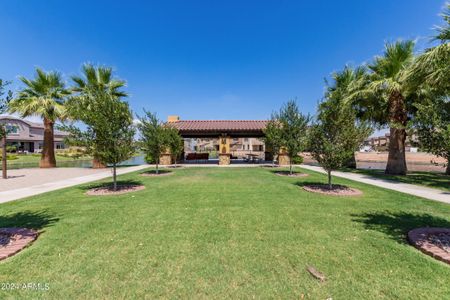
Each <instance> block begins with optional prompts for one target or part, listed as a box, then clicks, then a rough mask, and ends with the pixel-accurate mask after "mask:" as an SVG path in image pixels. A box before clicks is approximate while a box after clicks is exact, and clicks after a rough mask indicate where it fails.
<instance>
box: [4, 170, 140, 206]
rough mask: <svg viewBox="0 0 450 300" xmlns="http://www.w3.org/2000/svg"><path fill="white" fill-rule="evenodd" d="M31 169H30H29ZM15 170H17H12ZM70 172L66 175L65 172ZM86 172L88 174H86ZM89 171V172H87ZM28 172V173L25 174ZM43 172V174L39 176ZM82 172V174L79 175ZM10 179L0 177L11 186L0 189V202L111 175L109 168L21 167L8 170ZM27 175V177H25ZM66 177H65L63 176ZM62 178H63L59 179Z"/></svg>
mask: <svg viewBox="0 0 450 300" xmlns="http://www.w3.org/2000/svg"><path fill="white" fill-rule="evenodd" d="M148 167H149V166H148V165H141V166H134V167H123V168H118V169H117V174H118V175H121V174H126V173H130V172H134V171H138V170H142V169H145V168H148ZM30 170H31V171H30ZM13 171H17V172H13ZM68 171H70V174H72V176H68V175H67V174H69V172H68ZM15 173H18V174H19V173H20V174H25V176H19V175H17V176H18V177H13V176H14V174H15ZM86 173H88V175H86ZM89 173H91V174H89ZM26 174H28V175H26ZM42 174H45V176H39V175H42ZM80 174H84V175H80ZM9 175H10V176H12V177H11V178H10V179H7V180H4V179H0V182H1V184H2V186H3V185H5V184H10V185H11V186H12V187H13V188H12V189H10V188H9V189H7V190H3V188H2V190H3V191H0V203H5V202H9V201H13V200H17V199H21V198H25V197H29V196H34V195H38V194H42V193H45V192H50V191H54V190H59V189H63V188H66V187H71V186H74V185H79V184H83V183H88V182H92V181H96V180H101V179H104V178H108V177H111V176H112V173H111V169H100V170H98V169H97V170H93V169H79V168H54V169H46V170H43V169H22V170H10V172H9ZM27 176H28V177H27ZM64 177H66V178H64ZM61 178H63V179H61ZM17 182H19V184H20V185H21V186H26V187H20V188H14V186H17V184H18V183H17Z"/></svg>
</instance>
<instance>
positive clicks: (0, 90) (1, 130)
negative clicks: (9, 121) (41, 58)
mask: <svg viewBox="0 0 450 300" xmlns="http://www.w3.org/2000/svg"><path fill="white" fill-rule="evenodd" d="M9 84H10V82H9V81H4V80H2V79H0V114H3V113H5V112H6V111H7V110H8V104H9V101H10V100H11V99H12V95H13V94H12V91H11V90H8V92H6V91H5V88H6V86H8V85H9ZM5 93H6V96H5V97H4V95H5ZM7 135H8V131H7V129H6V124H2V123H0V140H1V141H2V178H3V179H8V173H7V167H8V164H7V155H6V136H7Z"/></svg>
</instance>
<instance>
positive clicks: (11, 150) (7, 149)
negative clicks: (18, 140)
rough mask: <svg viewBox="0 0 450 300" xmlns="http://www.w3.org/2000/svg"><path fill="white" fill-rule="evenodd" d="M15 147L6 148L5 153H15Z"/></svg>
mask: <svg viewBox="0 0 450 300" xmlns="http://www.w3.org/2000/svg"><path fill="white" fill-rule="evenodd" d="M16 151H17V147H16V146H6V152H10V153H11V152H16Z"/></svg>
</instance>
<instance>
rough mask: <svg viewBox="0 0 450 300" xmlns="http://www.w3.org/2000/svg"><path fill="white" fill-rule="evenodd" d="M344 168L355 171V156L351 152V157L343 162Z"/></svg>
mask: <svg viewBox="0 0 450 300" xmlns="http://www.w3.org/2000/svg"><path fill="white" fill-rule="evenodd" d="M345 166H346V167H347V168H350V169H356V155H355V152H353V155H352V157H351V158H350V159H349V160H347V161H346V162H345Z"/></svg>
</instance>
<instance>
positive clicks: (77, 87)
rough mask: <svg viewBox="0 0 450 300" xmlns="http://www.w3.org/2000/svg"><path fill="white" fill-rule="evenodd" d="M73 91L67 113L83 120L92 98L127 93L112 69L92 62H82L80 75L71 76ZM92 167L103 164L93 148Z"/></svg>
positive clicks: (118, 96)
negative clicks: (94, 64) (96, 65)
mask: <svg viewBox="0 0 450 300" xmlns="http://www.w3.org/2000/svg"><path fill="white" fill-rule="evenodd" d="M72 80H73V82H74V86H73V87H72V91H73V92H74V93H75V95H74V96H73V97H71V99H70V100H69V101H68V108H69V113H70V115H71V116H72V117H73V118H74V119H78V120H81V121H83V112H84V111H86V110H87V109H89V105H90V103H91V101H93V99H95V98H96V97H99V96H101V95H109V96H112V97H117V98H120V97H126V96H128V94H127V93H125V92H124V91H122V90H121V88H122V87H124V86H125V81H123V80H119V79H115V78H114V77H113V70H112V68H110V67H103V66H99V67H95V66H93V65H92V64H84V65H83V67H82V76H72ZM93 151H94V153H93V156H94V158H93V168H103V167H105V164H104V163H103V162H101V161H100V160H99V159H98V156H97V155H96V154H95V147H94V149H93Z"/></svg>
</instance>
